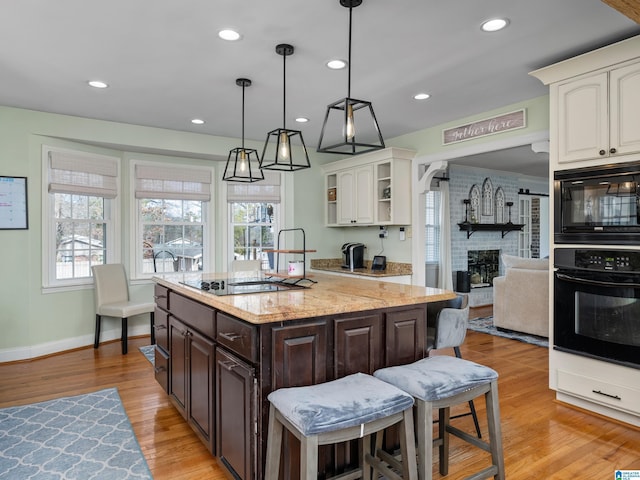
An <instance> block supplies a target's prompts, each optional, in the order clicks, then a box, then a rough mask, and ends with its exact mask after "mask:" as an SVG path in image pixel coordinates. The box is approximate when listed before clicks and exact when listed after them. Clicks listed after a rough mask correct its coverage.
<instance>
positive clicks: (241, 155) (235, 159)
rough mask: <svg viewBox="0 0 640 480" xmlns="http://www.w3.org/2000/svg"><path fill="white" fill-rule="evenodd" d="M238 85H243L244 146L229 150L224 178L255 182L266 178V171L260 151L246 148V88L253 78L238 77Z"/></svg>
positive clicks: (234, 180)
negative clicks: (261, 160) (261, 162)
mask: <svg viewBox="0 0 640 480" xmlns="http://www.w3.org/2000/svg"><path fill="white" fill-rule="evenodd" d="M236 85H238V86H239V87H242V147H239V148H234V149H233V150H231V151H230V152H229V157H228V158H227V166H226V167H225V168H224V174H223V175H222V180H228V181H233V182H243V183H253V182H258V181H260V180H264V173H262V170H260V157H259V156H258V151H257V150H255V149H253V148H244V89H245V88H246V87H249V86H251V80H249V79H248V78H238V79H237V80H236Z"/></svg>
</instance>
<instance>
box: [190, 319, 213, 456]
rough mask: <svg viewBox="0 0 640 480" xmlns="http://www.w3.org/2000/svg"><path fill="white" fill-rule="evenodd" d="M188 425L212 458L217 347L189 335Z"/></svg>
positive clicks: (201, 337)
mask: <svg viewBox="0 0 640 480" xmlns="http://www.w3.org/2000/svg"><path fill="white" fill-rule="evenodd" d="M188 339H189V340H188V348H189V350H188V351H189V363H188V364H189V370H188V375H189V400H188V402H189V408H188V409H187V412H188V416H189V423H190V424H191V425H192V426H193V427H194V429H195V431H196V432H197V433H199V434H200V437H201V438H202V440H203V441H204V443H205V445H206V446H207V448H208V449H209V451H210V452H211V453H212V454H213V453H214V452H215V449H214V439H215V435H214V428H213V421H214V416H213V387H214V352H215V349H214V345H213V342H212V341H211V340H209V339H207V338H205V337H203V336H202V335H200V334H198V333H196V332H194V331H191V330H190V331H189V335H188Z"/></svg>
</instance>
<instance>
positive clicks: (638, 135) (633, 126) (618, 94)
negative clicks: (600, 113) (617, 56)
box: [609, 64, 640, 155]
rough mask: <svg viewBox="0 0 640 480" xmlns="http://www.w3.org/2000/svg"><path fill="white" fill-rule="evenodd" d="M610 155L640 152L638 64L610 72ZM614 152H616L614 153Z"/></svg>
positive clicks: (639, 68)
mask: <svg viewBox="0 0 640 480" xmlns="http://www.w3.org/2000/svg"><path fill="white" fill-rule="evenodd" d="M609 88H610V91H611V106H610V115H611V142H610V148H609V153H610V154H611V155H615V154H617V155H624V154H629V153H635V152H640V64H634V65H629V66H626V67H622V68H617V69H615V70H612V71H611V74H610V77H609ZM614 149H615V150H614Z"/></svg>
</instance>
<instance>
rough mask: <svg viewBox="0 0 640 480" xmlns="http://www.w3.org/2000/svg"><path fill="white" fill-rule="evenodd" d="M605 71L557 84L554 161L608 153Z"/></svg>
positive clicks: (573, 159)
mask: <svg viewBox="0 0 640 480" xmlns="http://www.w3.org/2000/svg"><path fill="white" fill-rule="evenodd" d="M607 77H608V75H607V73H606V72H605V73H599V74H597V75H592V76H590V77H586V78H583V79H580V80H575V81H572V82H569V83H565V84H563V85H560V86H559V87H558V117H559V118H558V162H560V163H563V162H575V161H578V160H588V159H593V158H599V157H605V156H608V155H609V113H608V112H609V95H608V88H607V83H608V82H607Z"/></svg>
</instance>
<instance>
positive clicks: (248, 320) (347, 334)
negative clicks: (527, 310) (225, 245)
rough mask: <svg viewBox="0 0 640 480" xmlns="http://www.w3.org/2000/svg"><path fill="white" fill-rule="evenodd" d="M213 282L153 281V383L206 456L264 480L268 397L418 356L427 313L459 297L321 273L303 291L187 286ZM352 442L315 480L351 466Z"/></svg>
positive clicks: (335, 451)
mask: <svg viewBox="0 0 640 480" xmlns="http://www.w3.org/2000/svg"><path fill="white" fill-rule="evenodd" d="M216 279H226V275H224V274H210V275H207V274H205V275H202V274H194V273H185V274H169V275H165V276H158V277H154V281H155V283H156V285H155V299H156V305H157V308H156V313H155V321H156V327H155V328H156V342H157V344H156V364H155V368H156V379H157V380H158V382H159V383H160V384H161V385H162V386H163V388H164V389H165V390H166V391H167V393H168V395H169V397H170V399H171V402H172V404H173V405H174V406H175V407H176V408H177V409H178V410H179V411H180V413H181V414H182V415H183V417H184V418H185V420H186V421H187V422H188V423H189V424H190V425H191V427H192V428H193V429H194V431H195V432H196V433H197V434H198V436H199V437H200V439H201V440H202V441H203V442H204V443H205V445H206V446H207V448H208V449H209V451H210V452H211V453H212V455H215V456H216V457H217V458H218V459H219V460H220V462H221V463H222V464H223V465H224V466H225V467H226V468H227V469H228V470H229V472H230V473H231V474H232V475H233V476H234V477H235V478H240V479H244V480H248V479H260V478H262V477H263V468H264V455H265V451H266V441H267V421H268V411H269V403H268V400H267V395H268V394H269V393H270V392H271V391H273V390H276V389H278V388H282V387H290V386H302V385H311V384H316V383H321V382H325V381H328V380H333V379H335V378H339V377H343V376H345V375H349V374H351V373H355V372H365V373H373V371H375V370H377V369H378V368H381V367H386V366H392V365H399V364H404V363H409V362H412V361H414V360H417V359H420V358H423V357H425V356H426V355H427V348H426V328H427V324H426V322H427V304H428V303H430V302H437V301H443V300H448V299H450V298H453V297H454V296H455V295H454V293H453V292H449V291H445V290H439V289H433V288H425V287H416V286H410V285H400V284H394V283H387V282H380V281H372V280H361V279H357V278H344V277H337V276H331V275H323V274H317V275H314V276H313V281H315V282H317V283H311V281H310V280H303V281H302V282H299V284H304V285H305V286H308V287H309V288H301V289H290V290H289V289H286V290H284V291H278V292H268V293H257V294H240V295H227V296H219V295H215V294H214V293H212V292H211V291H203V290H201V289H199V288H194V287H191V286H188V285H186V284H185V283H191V284H196V285H198V284H199V281H200V280H204V281H207V282H211V281H213V280H216ZM228 280H229V279H226V281H228ZM286 442H287V443H290V442H297V440H295V438H293V437H289V438H287V439H286ZM356 443H357V442H352V444H346V445H341V446H340V447H326V448H323V449H322V451H321V454H320V457H319V458H320V466H319V472H320V477H319V478H324V476H329V475H332V474H334V473H336V472H338V471H342V470H344V469H345V468H346V469H348V468H349V466H350V465H352V464H355V463H357V446H356ZM283 451H284V452H285V454H284V464H285V465H286V466H287V468H286V469H287V470H289V468H290V467H291V471H292V472H293V473H292V476H291V477H289V476H288V474H287V475H285V478H297V471H298V467H297V464H298V456H297V453H296V451H297V449H296V448H292V446H291V445H285V448H284V449H283Z"/></svg>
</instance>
